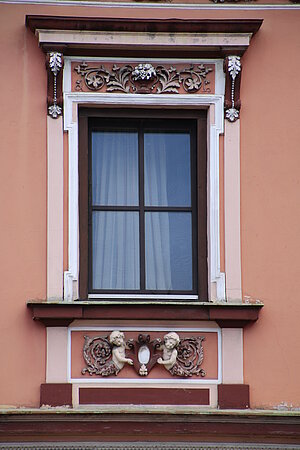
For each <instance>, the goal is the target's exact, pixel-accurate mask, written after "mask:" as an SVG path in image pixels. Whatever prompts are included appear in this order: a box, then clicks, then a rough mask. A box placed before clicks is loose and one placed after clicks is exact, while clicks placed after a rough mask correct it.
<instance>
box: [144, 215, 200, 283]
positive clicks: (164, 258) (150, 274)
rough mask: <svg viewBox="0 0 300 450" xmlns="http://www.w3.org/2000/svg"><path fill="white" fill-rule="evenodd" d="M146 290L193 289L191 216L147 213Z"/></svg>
mask: <svg viewBox="0 0 300 450" xmlns="http://www.w3.org/2000/svg"><path fill="white" fill-rule="evenodd" d="M145 246H146V289H149V290H178V291H188V290H192V289H193V275H192V215H191V213H188V212H187V213H183V212H182V213H181V212H180V213H177V212H176V213H175V212H170V213H169V212H147V213H146V214H145Z"/></svg>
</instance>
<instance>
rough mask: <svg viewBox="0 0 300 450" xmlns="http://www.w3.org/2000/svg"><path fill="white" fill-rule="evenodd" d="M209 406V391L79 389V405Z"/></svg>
mask: <svg viewBox="0 0 300 450" xmlns="http://www.w3.org/2000/svg"><path fill="white" fill-rule="evenodd" d="M114 404H120V405H130V404H131V405H132V404H133V405H142V404H144V405H197V406H209V404H210V402H209V389H180V388H178V389H177V388H172V389H170V388H168V389H165V388H127V389H124V388H111V389H107V388H79V405H114Z"/></svg>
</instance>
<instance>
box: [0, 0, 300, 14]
mask: <svg viewBox="0 0 300 450" xmlns="http://www.w3.org/2000/svg"><path fill="white" fill-rule="evenodd" d="M1 3H8V4H19V5H20V4H21V5H44V6H59V5H60V6H76V7H80V6H84V7H87V6H89V7H93V8H109V9H111V8H117V9H120V8H124V9H125V8H126V9H127V8H130V9H132V8H133V9H149V8H150V9H158V10H159V9H171V10H172V12H173V11H174V10H175V11H176V9H179V10H180V9H185V10H199V11H201V10H209V11H216V10H233V11H264V10H267V11H268V10H290V9H300V6H299V5H284V4H282V5H280V4H278V5H267V4H265V5H250V6H246V5H221V4H216V5H195V4H191V3H178V4H176V5H172V4H163V5H158V4H157V3H143V4H136V3H126V2H124V3H123V2H115V3H114V2H99V1H96V0H95V1H90V0H0V4H1Z"/></svg>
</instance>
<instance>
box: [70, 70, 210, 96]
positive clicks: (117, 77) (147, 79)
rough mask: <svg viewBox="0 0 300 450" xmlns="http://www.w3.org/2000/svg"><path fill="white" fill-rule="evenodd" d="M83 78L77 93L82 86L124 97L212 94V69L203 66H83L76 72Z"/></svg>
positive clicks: (78, 81) (77, 84)
mask: <svg viewBox="0 0 300 450" xmlns="http://www.w3.org/2000/svg"><path fill="white" fill-rule="evenodd" d="M74 70H75V72H77V73H78V74H79V75H80V76H81V78H80V79H78V80H76V90H78V91H82V90H83V83H84V85H85V86H86V88H88V89H89V90H91V91H100V90H103V91H104V92H114V91H118V92H123V93H124V94H129V93H135V94H150V93H152V94H178V93H179V89H180V88H181V87H182V88H183V89H184V91H185V92H187V93H196V92H199V91H200V90H201V92H202V93H208V92H210V88H209V86H208V85H209V84H210V80H208V79H207V75H208V74H209V73H210V72H212V70H213V69H212V68H210V67H207V66H206V65H204V64H199V65H193V64H191V65H189V66H187V67H184V68H181V69H179V68H176V67H173V66H164V65H152V64H150V63H147V64H138V65H137V66H133V65H130V64H125V65H117V64H114V65H113V66H112V68H109V67H108V66H104V65H99V66H98V67H91V66H89V65H88V64H87V63H86V62H82V63H81V64H79V65H78V66H76V67H75V68H74Z"/></svg>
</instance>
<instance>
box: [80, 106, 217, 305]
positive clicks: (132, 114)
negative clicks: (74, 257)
mask: <svg viewBox="0 0 300 450" xmlns="http://www.w3.org/2000/svg"><path fill="white" fill-rule="evenodd" d="M108 116H109V117H110V118H109V121H108V120H107V117H108ZM183 117H184V119H182V118H183ZM97 118H99V119H97ZM117 118H124V119H122V120H121V121H120V122H119V123H120V124H121V125H120V126H121V127H122V126H123V127H126V128H127V126H128V125H129V124H130V125H131V126H133V125H135V129H136V124H138V125H139V126H138V128H139V172H140V173H139V175H140V176H139V196H140V198H139V200H140V205H139V206H137V207H124V206H120V207H118V206H117V207H115V206H92V209H91V208H89V205H90V204H91V201H90V198H89V197H90V188H89V186H90V185H89V176H88V173H89V171H90V170H91V167H89V164H90V163H89V151H88V146H89V144H88V142H89V130H90V133H91V130H92V129H93V130H96V129H97V128H98V129H103V124H104V122H106V123H107V127H106V129H109V128H114V129H116V128H115V127H116V124H117V120H116V119H117ZM125 118H130V119H131V120H130V122H127V123H126V119H125ZM134 118H139V120H138V122H139V123H138V122H136V121H134V122H133V121H132V119H134ZM158 118H159V119H164V121H160V123H159V122H157V121H156V119H158ZM105 119H106V120H105ZM143 119H146V120H143ZM172 119H177V120H178V119H180V120H181V122H177V121H176V123H175V122H174V121H172ZM112 123H113V126H110V125H109V124H112ZM174 123H175V126H174ZM180 123H181V126H179V125H180ZM195 124H196V127H197V133H194V132H192V131H193V126H194V125H195ZM153 126H155V130H156V131H157V130H158V129H160V128H161V129H163V130H166V128H167V129H170V131H172V128H173V130H174V131H177V130H178V129H179V128H180V129H182V131H189V132H191V172H192V173H191V184H192V186H191V195H192V207H191V208H190V207H148V206H145V205H144V198H143V195H144V179H143V177H144V167H143V166H144V164H143V157H144V153H143V133H144V131H145V130H149V129H150V128H152V129H153ZM196 134H197V136H196ZM206 134H207V131H206V111H197V112H196V111H188V110H183V111H174V110H170V111H163V112H162V111H154V110H149V111H145V110H109V111H107V110H95V109H82V110H80V121H79V232H80V270H79V293H80V299H81V300H86V299H87V298H88V293H93V294H97V293H106V294H107V297H108V298H109V295H110V294H118V293H119V294H129V295H130V293H134V294H137V293H138V294H149V295H150V296H151V294H169V295H170V300H171V299H172V295H178V294H183V295H187V298H188V296H189V295H192V294H193V295H195V294H198V296H199V300H201V301H206V300H207V291H208V271H207V187H206V186H207V151H206ZM195 146H197V155H196V152H195V151H193V148H195ZM196 172H197V173H196ZM196 180H197V182H196ZM195 186H196V188H195ZM192 209H193V211H194V212H193V213H192V252H193V254H192V259H193V290H192V291H173V290H172V291H149V290H145V289H141V290H134V291H128V290H89V286H91V269H92V267H91V265H92V258H91V247H90V245H91V239H89V235H90V236H91V234H90V233H91V226H92V224H91V220H90V218H91V210H106V211H118V210H120V211H126V210H128V211H130V210H131V211H139V212H140V214H139V216H140V236H141V238H140V247H141V248H140V267H141V270H140V273H141V279H140V281H141V286H142V287H144V286H145V242H144V237H145V235H144V233H145V230H144V219H145V215H144V213H145V211H166V212H168V211H182V212H190V211H192Z"/></svg>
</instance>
